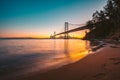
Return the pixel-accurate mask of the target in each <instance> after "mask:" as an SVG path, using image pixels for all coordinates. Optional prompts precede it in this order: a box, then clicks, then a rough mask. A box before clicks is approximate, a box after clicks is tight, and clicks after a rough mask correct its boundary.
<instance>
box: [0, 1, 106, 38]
mask: <svg viewBox="0 0 120 80" xmlns="http://www.w3.org/2000/svg"><path fill="white" fill-rule="evenodd" d="M105 4H106V0H0V37H20V36H21V37H22V36H26V37H31V36H43V35H45V36H49V35H50V34H52V33H53V32H54V31H56V32H61V31H63V29H64V22H66V21H67V22H70V23H75V24H76V23H77V24H83V23H85V22H86V21H88V20H90V19H91V17H92V14H93V12H95V11H96V10H101V9H102V8H103V7H104V5H105Z"/></svg>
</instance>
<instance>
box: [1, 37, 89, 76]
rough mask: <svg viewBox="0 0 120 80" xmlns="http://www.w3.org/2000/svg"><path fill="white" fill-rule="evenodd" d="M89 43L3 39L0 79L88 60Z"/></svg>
mask: <svg viewBox="0 0 120 80" xmlns="http://www.w3.org/2000/svg"><path fill="white" fill-rule="evenodd" d="M89 49H90V42H89V41H83V40H79V39H69V40H64V39H4V40H0V78H5V77H6V76H7V77H9V76H12V75H14V76H22V75H27V74H34V73H36V72H41V73H42V72H45V71H48V70H51V69H55V68H59V67H62V66H64V65H67V64H71V63H74V62H77V61H79V60H80V59H82V58H84V57H86V56H87V55H88V54H89V53H88V52H89Z"/></svg>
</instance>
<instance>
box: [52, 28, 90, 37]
mask: <svg viewBox="0 0 120 80" xmlns="http://www.w3.org/2000/svg"><path fill="white" fill-rule="evenodd" d="M85 29H88V27H87V26H82V27H78V28H75V29H71V30H68V31H66V32H61V33H58V34H56V35H54V36H57V35H61V34H65V33H70V32H75V31H80V30H85Z"/></svg>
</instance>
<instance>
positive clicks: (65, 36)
mask: <svg viewBox="0 0 120 80" xmlns="http://www.w3.org/2000/svg"><path fill="white" fill-rule="evenodd" d="M68 29H69V28H68V22H65V28H64V30H65V32H66V33H65V35H64V39H68V38H69V36H68V33H67V31H68Z"/></svg>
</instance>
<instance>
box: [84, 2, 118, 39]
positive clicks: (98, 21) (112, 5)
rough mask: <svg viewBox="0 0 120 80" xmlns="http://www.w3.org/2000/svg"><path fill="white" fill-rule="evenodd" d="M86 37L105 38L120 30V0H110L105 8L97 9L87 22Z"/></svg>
mask: <svg viewBox="0 0 120 80" xmlns="http://www.w3.org/2000/svg"><path fill="white" fill-rule="evenodd" d="M87 26H88V27H89V29H90V32H89V33H88V34H87V35H86V38H105V37H107V36H109V35H112V34H114V33H115V32H116V31H117V30H120V0H108V1H107V4H106V5H105V7H104V9H103V10H100V11H96V12H95V13H93V15H92V20H90V21H88V22H87Z"/></svg>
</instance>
